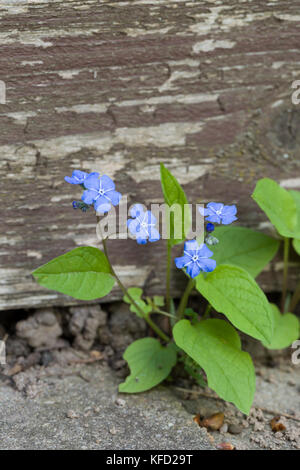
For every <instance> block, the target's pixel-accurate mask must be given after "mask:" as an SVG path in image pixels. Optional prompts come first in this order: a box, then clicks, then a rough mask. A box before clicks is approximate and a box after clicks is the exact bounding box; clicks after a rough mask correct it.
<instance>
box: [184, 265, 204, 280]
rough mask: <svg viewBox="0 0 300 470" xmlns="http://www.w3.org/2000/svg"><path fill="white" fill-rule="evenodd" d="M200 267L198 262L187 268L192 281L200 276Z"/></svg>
mask: <svg viewBox="0 0 300 470" xmlns="http://www.w3.org/2000/svg"><path fill="white" fill-rule="evenodd" d="M200 271H201V269H200V267H199V266H198V264H197V262H196V263H191V264H189V265H188V266H187V267H186V272H187V274H188V275H189V276H191V278H192V279H194V278H195V277H197V276H198V274H200Z"/></svg>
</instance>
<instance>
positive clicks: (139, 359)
mask: <svg viewBox="0 0 300 470" xmlns="http://www.w3.org/2000/svg"><path fill="white" fill-rule="evenodd" d="M123 357H124V359H125V360H126V361H127V362H128V365H129V368H130V375H129V376H128V377H127V378H126V380H125V382H123V383H122V384H121V385H120V386H119V391H120V392H124V393H138V392H144V391H145V390H149V389H150V388H153V387H155V386H156V385H158V384H159V383H160V382H162V381H163V380H164V379H166V378H167V377H168V375H169V374H170V372H171V370H172V367H174V366H175V364H176V351H175V348H174V347H172V345H169V346H168V347H165V346H162V345H161V344H160V342H159V341H158V340H157V339H154V338H143V339H138V340H137V341H134V343H132V344H131V345H130V346H128V348H127V349H126V351H125V353H124V356H123Z"/></svg>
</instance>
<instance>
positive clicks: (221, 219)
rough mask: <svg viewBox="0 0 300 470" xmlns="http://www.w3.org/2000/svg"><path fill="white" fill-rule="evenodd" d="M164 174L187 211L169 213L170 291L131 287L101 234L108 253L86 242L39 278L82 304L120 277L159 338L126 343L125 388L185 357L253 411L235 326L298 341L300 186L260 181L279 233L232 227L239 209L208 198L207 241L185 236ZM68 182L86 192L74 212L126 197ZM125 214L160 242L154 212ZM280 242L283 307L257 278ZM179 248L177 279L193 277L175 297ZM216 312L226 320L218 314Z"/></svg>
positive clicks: (186, 220)
mask: <svg viewBox="0 0 300 470" xmlns="http://www.w3.org/2000/svg"><path fill="white" fill-rule="evenodd" d="M160 174H161V185H162V193H163V196H164V200H165V204H166V207H167V208H169V209H172V208H174V207H177V208H178V207H179V208H180V214H179V215H178V214H177V215H175V216H174V214H173V215H172V211H169V212H168V213H167V211H166V213H167V217H168V218H169V228H170V230H169V236H168V239H167V240H166V258H167V262H166V293H165V296H161V295H155V296H154V297H148V296H145V295H144V293H143V290H142V289H141V288H140V287H129V288H127V287H125V286H124V285H123V283H122V281H121V280H120V278H119V277H118V275H117V273H116V271H115V269H114V267H113V266H112V264H111V261H110V256H109V252H108V240H107V237H105V236H103V235H102V245H103V251H102V250H101V249H98V248H94V247H89V246H83V247H79V248H75V249H74V250H71V251H70V252H68V253H65V254H63V255H61V256H59V257H58V258H55V259H53V260H52V261H49V262H48V263H47V264H45V265H43V266H41V267H40V268H38V269H36V270H35V271H34V273H33V275H34V277H35V279H36V280H37V282H39V283H40V284H41V285H42V286H44V287H47V288H49V289H54V290H57V291H59V292H62V293H63V294H66V295H69V296H72V297H74V298H76V299H80V300H93V299H99V298H101V297H104V296H106V295H107V294H109V293H110V291H111V290H112V289H113V287H114V285H115V283H117V285H118V287H119V289H120V290H121V291H122V292H123V294H124V297H123V299H124V301H125V302H126V303H128V304H129V308H130V310H131V311H132V312H133V314H135V315H137V316H139V317H140V318H143V319H144V320H145V321H146V322H147V324H148V325H149V328H150V329H151V330H153V334H154V335H155V336H153V334H152V336H151V337H148V338H143V339H139V340H137V341H134V342H133V343H132V344H131V345H130V346H129V347H128V348H127V349H126V351H125V353H124V359H125V360H126V361H127V362H128V364H129V368H130V375H129V376H128V377H127V379H126V380H125V382H124V383H122V384H120V386H119V390H120V392H123V393H137V392H143V391H145V390H148V389H150V388H152V387H154V386H155V385H157V384H159V383H160V382H162V381H163V380H164V379H166V378H167V377H168V376H169V375H170V374H171V373H172V369H173V367H174V366H175V364H176V363H177V362H180V363H181V364H182V365H183V367H184V368H185V369H186V371H187V372H188V373H189V374H190V375H191V377H192V380H195V381H196V382H197V383H198V384H199V385H200V386H203V385H204V386H206V385H208V386H209V387H210V388H212V389H213V390H214V391H215V392H216V393H217V394H218V395H219V396H220V397H221V398H223V399H224V400H227V401H230V402H232V403H234V404H235V405H236V406H237V407H238V408H239V409H240V410H241V411H242V412H243V413H246V414H248V413H249V411H250V407H251V405H252V402H253V397H254V392H255V372H254V366H253V363H252V360H251V357H250V355H249V354H248V353H247V352H244V351H242V349H241V341H240V338H239V334H238V331H237V330H240V331H242V332H244V333H246V334H248V335H250V336H252V337H253V338H256V339H257V340H259V341H261V342H262V343H263V345H264V346H265V347H267V348H269V349H280V348H285V347H288V346H290V345H291V344H292V343H293V342H294V341H295V340H297V338H298V337H299V321H298V319H297V317H296V316H295V315H294V314H293V313H291V312H292V311H293V309H295V307H296V305H297V304H298V302H299V301H300V284H299V286H298V288H297V289H296V290H295V292H294V293H293V294H292V293H291V292H289V288H288V267H289V250H290V240H292V243H293V248H294V250H295V251H296V252H297V253H298V254H299V255H300V192H297V191H288V190H285V189H283V188H281V187H280V186H279V185H278V184H277V183H276V182H275V181H272V180H270V179H267V178H265V179H262V180H260V181H259V182H258V183H257V186H256V188H255V191H254V193H253V199H254V200H255V201H256V202H257V203H258V205H259V206H260V207H261V208H262V209H263V210H264V211H265V213H266V214H267V216H268V217H269V219H270V221H271V222H272V223H273V224H274V226H275V228H276V230H277V237H276V238H272V237H270V236H268V235H265V234H262V233H260V232H256V231H253V230H250V229H248V228H244V227H239V226H232V225H231V224H232V223H233V222H235V221H236V220H237V208H236V206H235V205H225V204H224V203H221V202H209V203H208V204H207V205H206V207H205V208H200V209H199V210H200V212H201V214H202V216H203V218H204V219H205V229H204V232H205V233H204V234H202V235H203V236H202V237H201V240H196V239H195V240H188V239H187V238H188V237H187V234H188V231H189V228H190V226H191V221H190V216H189V213H188V212H187V207H188V201H187V197H186V195H185V193H184V191H183V189H182V187H181V186H180V184H179V182H178V181H177V180H176V178H175V177H174V176H173V175H172V173H171V172H170V171H169V170H168V169H167V168H166V167H165V166H164V165H163V164H161V168H160ZM65 180H66V182H67V183H70V184H72V185H78V186H80V187H81V188H82V190H83V193H82V197H81V200H79V201H73V203H72V205H73V208H74V209H80V210H82V211H83V212H86V211H87V210H88V209H89V208H94V210H95V211H96V215H97V220H98V221H99V220H101V214H102V215H103V214H106V213H107V212H109V211H112V208H113V207H115V206H118V204H119V203H120V200H121V198H122V196H121V194H120V193H119V192H118V191H117V190H116V187H115V183H114V182H113V181H112V179H111V178H110V177H109V176H107V175H100V173H98V172H93V173H90V174H89V173H86V172H84V171H81V170H75V171H73V174H72V176H71V177H69V176H66V177H65ZM128 215H129V217H128V220H127V227H128V231H129V233H130V235H131V237H133V238H134V239H135V240H136V242H137V243H138V244H139V245H145V244H146V243H147V242H148V241H149V242H159V240H160V238H161V236H160V233H159V226H158V223H157V220H156V218H155V216H154V214H153V213H152V212H151V211H150V210H147V209H146V208H144V207H143V206H142V205H141V204H139V203H136V204H134V206H133V207H131V209H130V211H129V214H128ZM216 225H219V226H216ZM98 226H99V224H98ZM178 228H179V229H180V230H178ZM180 233H181V236H180V235H178V234H180ZM203 240H204V243H203ZM281 240H283V244H284V276H283V289H282V305H281V312H280V311H279V308H278V307H277V306H276V305H275V304H270V303H269V302H268V300H267V298H266V296H265V294H264V293H263V291H262V290H261V288H260V287H259V286H258V284H257V283H256V281H255V277H256V276H257V275H258V274H259V273H260V272H261V271H262V270H263V269H264V267H265V266H266V265H267V264H268V263H269V262H270V261H271V260H272V259H273V257H274V256H275V254H276V253H277V251H278V247H279V245H280V242H281ZM124 243H135V241H132V240H128V241H124ZM159 243H163V241H162V240H161V241H160V242H159ZM153 244H154V245H155V246H154V247H153V249H154V250H155V249H158V246H157V245H158V243H153ZM179 244H183V248H182V249H181V251H180V250H178V249H177V248H176V245H179ZM208 246H209V248H208ZM136 249H138V250H144V249H145V248H144V247H143V246H141V247H137V248H136ZM175 250H176V256H175V266H176V267H177V268H178V269H179V270H181V271H182V274H180V273H179V271H177V274H178V278H180V276H181V281H182V282H184V278H186V279H187V284H186V287H185V290H184V292H183V294H182V296H181V298H180V300H179V302H177V300H176V299H173V298H172V297H171V275H172V274H173V272H174V271H175V270H172V266H174V265H173V261H172V259H173V251H175ZM179 255H181V256H179ZM174 274H175V273H174ZM178 280H179V279H178ZM194 292H197V293H198V294H200V296H199V297H198V298H199V308H197V309H196V311H194V310H192V309H191V308H189V307H188V302H189V297H190V295H191V294H193V293H194ZM203 307H204V308H203ZM214 312H218V313H219V314H222V315H223V317H221V318H220V316H219V317H218V318H215V317H214ZM153 314H160V315H163V316H165V317H166V318H167V319H168V321H169V326H168V328H164V329H162V328H161V327H160V326H158V323H156V321H155V320H154V319H153V316H152V315H153ZM228 320H229V321H228Z"/></svg>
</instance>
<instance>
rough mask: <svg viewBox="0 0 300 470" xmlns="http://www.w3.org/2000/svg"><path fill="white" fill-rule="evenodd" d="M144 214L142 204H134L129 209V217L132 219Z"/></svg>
mask: <svg viewBox="0 0 300 470" xmlns="http://www.w3.org/2000/svg"><path fill="white" fill-rule="evenodd" d="M144 213H145V210H144V207H143V206H142V204H135V205H134V206H132V207H131V209H130V215H131V217H132V218H133V219H134V218H135V217H140V215H143V214H144Z"/></svg>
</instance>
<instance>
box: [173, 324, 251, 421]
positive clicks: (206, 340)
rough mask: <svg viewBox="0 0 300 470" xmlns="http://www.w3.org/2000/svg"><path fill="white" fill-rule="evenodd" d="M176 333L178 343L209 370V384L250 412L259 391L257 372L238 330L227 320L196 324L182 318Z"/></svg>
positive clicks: (219, 393) (243, 409) (225, 398)
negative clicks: (242, 349) (242, 347)
mask: <svg viewBox="0 0 300 470" xmlns="http://www.w3.org/2000/svg"><path fill="white" fill-rule="evenodd" d="M173 335H174V339H175V342H176V344H177V346H179V347H180V348H181V349H183V350H184V351H185V352H186V353H187V354H188V355H189V356H190V357H191V358H192V359H193V360H194V361H196V362H197V363H198V364H199V365H200V367H202V368H203V369H204V370H205V372H206V375H207V381H208V386H209V387H210V388H212V389H213V390H214V391H215V392H216V393H217V394H218V395H219V396H220V397H221V398H223V399H224V400H227V401H230V402H232V403H234V404H235V405H236V406H237V407H238V408H239V409H240V410H241V411H242V412H243V413H246V414H248V413H249V411H250V408H251V405H252V402H253V398H254V393H255V371H254V367H253V363H252V360H251V357H250V356H249V354H248V353H246V352H243V351H241V342H240V338H239V336H238V334H237V332H236V331H235V329H234V328H233V327H232V326H231V325H230V324H229V323H228V322H226V321H224V320H213V319H210V320H204V321H201V322H200V323H198V324H197V325H196V326H192V325H191V324H190V322H189V321H188V320H181V321H180V322H178V323H176V325H175V327H174V328H173Z"/></svg>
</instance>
